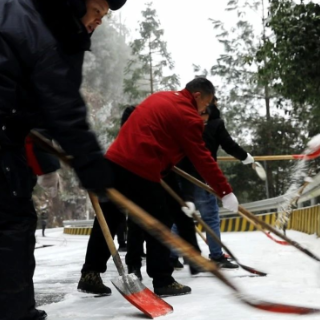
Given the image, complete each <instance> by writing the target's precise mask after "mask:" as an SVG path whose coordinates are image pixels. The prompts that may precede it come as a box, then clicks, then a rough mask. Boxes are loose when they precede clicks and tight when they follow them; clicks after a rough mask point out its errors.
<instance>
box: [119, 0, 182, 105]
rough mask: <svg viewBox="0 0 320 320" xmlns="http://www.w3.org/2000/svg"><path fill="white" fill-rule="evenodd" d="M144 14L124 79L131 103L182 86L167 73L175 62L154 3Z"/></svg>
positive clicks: (149, 4)
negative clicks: (157, 92) (164, 38)
mask: <svg viewBox="0 0 320 320" xmlns="http://www.w3.org/2000/svg"><path fill="white" fill-rule="evenodd" d="M141 13H142V16H143V18H144V20H143V21H141V22H140V24H139V34H140V37H139V38H138V39H135V40H134V41H133V42H132V43H131V44H130V47H131V58H130V59H129V61H128V63H127V66H126V70H125V75H126V77H125V80H124V92H125V93H126V94H127V95H128V97H129V99H130V103H132V104H134V103H139V102H140V101H141V100H142V99H144V98H145V97H146V96H148V95H149V94H152V93H154V92H156V91H159V90H176V89H177V86H179V85H180V82H179V78H178V76H177V75H176V74H175V73H171V74H167V73H168V72H169V71H170V72H171V71H172V70H173V68H174V63H173V61H172V58H171V55H170V53H169V52H168V49H167V43H166V42H165V41H164V40H163V39H162V37H163V35H164V30H163V29H162V28H161V24H160V21H159V20H158V17H157V13H156V10H155V9H153V8H152V3H148V4H146V8H145V10H143V11H142V12H141Z"/></svg>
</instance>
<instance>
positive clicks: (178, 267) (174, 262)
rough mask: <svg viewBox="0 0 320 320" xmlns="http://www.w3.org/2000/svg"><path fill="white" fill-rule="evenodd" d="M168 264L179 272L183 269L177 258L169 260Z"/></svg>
mask: <svg viewBox="0 0 320 320" xmlns="http://www.w3.org/2000/svg"><path fill="white" fill-rule="evenodd" d="M170 263H171V265H172V267H173V268H174V269H175V270H181V269H183V268H184V266H183V264H182V263H181V262H180V261H179V259H178V258H170Z"/></svg>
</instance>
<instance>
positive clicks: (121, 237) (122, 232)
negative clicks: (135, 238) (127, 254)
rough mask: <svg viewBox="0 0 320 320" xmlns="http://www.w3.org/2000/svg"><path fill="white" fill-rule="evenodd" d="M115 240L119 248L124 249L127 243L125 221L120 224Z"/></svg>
mask: <svg viewBox="0 0 320 320" xmlns="http://www.w3.org/2000/svg"><path fill="white" fill-rule="evenodd" d="M117 238H118V242H119V246H120V247H125V246H126V242H127V220H126V219H124V221H123V222H121V223H120V225H119V227H118V230H117Z"/></svg>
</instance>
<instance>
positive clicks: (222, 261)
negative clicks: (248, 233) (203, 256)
mask: <svg viewBox="0 0 320 320" xmlns="http://www.w3.org/2000/svg"><path fill="white" fill-rule="evenodd" d="M210 259H211V260H212V261H213V262H215V263H216V264H217V265H218V267H219V268H221V269H238V268H239V266H238V265H237V264H235V263H232V262H231V261H230V259H228V258H227V257H226V256H225V255H222V256H221V257H220V258H218V259H213V258H211V257H210Z"/></svg>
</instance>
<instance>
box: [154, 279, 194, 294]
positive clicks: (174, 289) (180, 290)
mask: <svg viewBox="0 0 320 320" xmlns="http://www.w3.org/2000/svg"><path fill="white" fill-rule="evenodd" d="M153 291H154V293H155V294H157V295H158V296H160V297H167V296H180V295H182V294H188V293H191V288H190V287H188V286H184V285H183V284H180V283H178V282H177V281H174V282H173V283H171V284H169V285H166V286H164V287H155V288H154V290H153Z"/></svg>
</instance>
